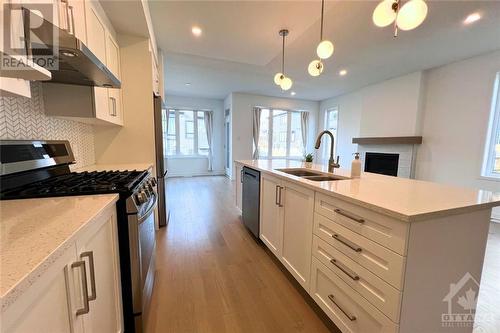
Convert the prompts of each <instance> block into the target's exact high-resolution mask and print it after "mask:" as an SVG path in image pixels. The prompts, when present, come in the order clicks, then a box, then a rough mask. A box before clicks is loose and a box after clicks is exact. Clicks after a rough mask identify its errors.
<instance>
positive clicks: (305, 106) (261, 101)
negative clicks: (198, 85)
mask: <svg viewBox="0 0 500 333" xmlns="http://www.w3.org/2000/svg"><path fill="white" fill-rule="evenodd" d="M254 106H263V107H269V108H278V109H279V108H281V109H285V110H306V111H309V113H310V115H309V126H310V129H309V131H308V140H307V146H308V148H307V150H308V151H312V149H313V145H314V140H315V136H316V134H317V133H316V129H317V128H318V111H319V109H318V107H319V103H318V102H313V101H306V100H300V99H291V98H276V97H269V96H262V95H252V94H243V93H232V94H231V117H232V119H231V120H232V124H231V127H232V138H231V142H232V150H231V151H232V157H231V158H232V160H233V161H234V160H241V159H252V148H253V142H252V126H253V122H252V108H253V107H254ZM233 169H234V166H233ZM233 174H234V170H233Z"/></svg>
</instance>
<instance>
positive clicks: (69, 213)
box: [0, 194, 118, 312]
mask: <svg viewBox="0 0 500 333" xmlns="http://www.w3.org/2000/svg"><path fill="white" fill-rule="evenodd" d="M117 200H118V195H117V194H104V195H86V196H72V197H57V198H41V199H23V200H2V201H0V217H1V218H0V263H1V269H0V300H1V306H2V307H1V310H2V311H1V312H3V311H5V309H6V308H7V307H8V306H9V305H11V304H12V303H13V302H14V301H15V300H16V299H17V298H18V297H19V296H20V295H22V294H23V292H24V291H26V290H27V289H28V288H29V286H30V285H32V284H33V283H35V281H36V280H37V279H38V277H40V276H41V275H42V274H43V273H44V272H45V271H46V270H47V269H48V268H49V267H50V264H51V263H53V262H54V261H56V260H57V259H58V258H59V256H61V255H62V254H63V253H64V251H65V250H66V249H67V248H68V247H70V246H71V245H72V242H73V241H74V239H75V235H76V234H77V232H78V231H79V230H81V229H82V228H83V227H84V226H85V225H86V224H87V223H88V222H89V221H92V220H93V219H94V218H95V217H96V216H98V215H99V213H100V212H102V211H103V210H105V209H106V208H108V207H110V206H111V205H114V204H115V203H116V201H117Z"/></svg>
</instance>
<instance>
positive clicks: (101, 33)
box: [85, 0, 107, 64]
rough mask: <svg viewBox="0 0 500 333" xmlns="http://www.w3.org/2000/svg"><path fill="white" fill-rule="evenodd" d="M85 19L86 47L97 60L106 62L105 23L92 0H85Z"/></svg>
mask: <svg viewBox="0 0 500 333" xmlns="http://www.w3.org/2000/svg"><path fill="white" fill-rule="evenodd" d="M85 21H86V31H87V47H88V48H89V49H90V51H92V53H94V54H95V55H96V56H97V58H99V60H100V61H101V62H102V63H104V64H106V37H107V31H106V25H105V23H104V20H103V19H102V18H101V16H100V14H99V12H98V10H97V8H96V3H95V2H94V1H90V0H86V1H85Z"/></svg>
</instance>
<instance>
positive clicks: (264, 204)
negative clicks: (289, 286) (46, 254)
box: [260, 174, 314, 290]
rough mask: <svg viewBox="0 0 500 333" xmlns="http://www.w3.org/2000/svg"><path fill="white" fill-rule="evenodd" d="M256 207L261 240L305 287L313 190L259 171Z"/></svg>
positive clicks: (309, 264) (307, 276)
mask: <svg viewBox="0 0 500 333" xmlns="http://www.w3.org/2000/svg"><path fill="white" fill-rule="evenodd" d="M260 207H261V218H260V220H261V222H260V238H261V240H262V241H263V242H264V243H265V244H266V245H267V247H268V248H269V249H270V250H271V251H272V252H273V253H274V255H276V256H277V257H278V259H279V260H280V261H281V262H282V263H283V265H284V266H285V267H286V268H287V269H288V271H289V272H290V273H291V274H292V275H293V276H294V277H295V279H296V280H297V281H298V282H299V283H300V284H301V285H302V286H303V287H304V289H306V290H309V277H310V269H311V249H312V230H313V216H314V191H312V190H309V189H306V188H304V187H303V186H298V185H295V184H292V183H289V182H285V181H280V180H279V179H278V178H275V177H272V176H269V175H267V174H262V176H261V206H260Z"/></svg>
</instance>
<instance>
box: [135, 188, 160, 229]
mask: <svg viewBox="0 0 500 333" xmlns="http://www.w3.org/2000/svg"><path fill="white" fill-rule="evenodd" d="M153 197H154V199H153V204H152V205H151V207H150V208H149V209H148V211H147V212H146V214H144V215H142V216H141V217H140V218H138V219H137V224H141V223H142V222H144V221H145V220H146V219H147V218H148V217H149V216H150V215H151V214H152V213H153V211H154V210H155V207H156V205H157V204H158V196H157V195H156V194H153Z"/></svg>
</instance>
